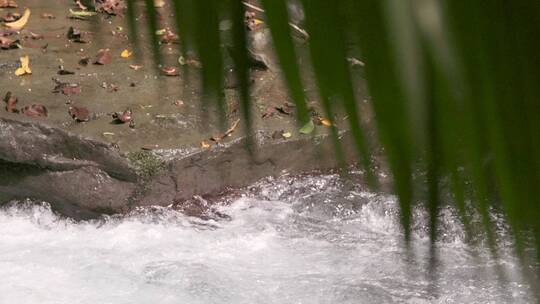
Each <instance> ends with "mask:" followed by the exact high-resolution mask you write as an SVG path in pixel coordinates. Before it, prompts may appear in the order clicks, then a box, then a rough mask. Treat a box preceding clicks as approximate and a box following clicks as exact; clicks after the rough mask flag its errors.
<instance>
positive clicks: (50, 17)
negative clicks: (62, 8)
mask: <svg viewBox="0 0 540 304" xmlns="http://www.w3.org/2000/svg"><path fill="white" fill-rule="evenodd" d="M41 18H43V19H56V17H55V16H54V15H53V14H50V13H43V14H41Z"/></svg>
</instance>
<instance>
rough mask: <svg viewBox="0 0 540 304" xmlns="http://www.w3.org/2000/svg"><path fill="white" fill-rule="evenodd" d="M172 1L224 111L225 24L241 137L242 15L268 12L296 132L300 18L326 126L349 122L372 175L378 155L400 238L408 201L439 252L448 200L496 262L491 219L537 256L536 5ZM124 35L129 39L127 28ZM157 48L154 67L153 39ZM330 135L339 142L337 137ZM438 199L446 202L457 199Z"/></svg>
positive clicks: (245, 51)
mask: <svg viewBox="0 0 540 304" xmlns="http://www.w3.org/2000/svg"><path fill="white" fill-rule="evenodd" d="M128 2H129V4H130V6H131V8H130V9H129V10H128V12H129V13H128V17H129V18H130V20H133V16H134V12H136V11H139V10H140V9H143V10H145V11H146V14H147V15H148V16H149V17H148V20H149V22H148V27H149V29H150V30H151V31H152V33H154V32H155V30H156V29H157V19H156V18H157V17H156V9H155V8H154V7H153V1H149V0H148V1H144V3H143V4H144V7H143V6H137V4H136V3H135V1H133V0H131V1H128ZM173 4H174V14H175V17H176V21H177V27H178V32H179V33H180V36H181V37H180V38H181V44H180V48H181V50H182V53H185V52H186V51H187V50H193V51H194V52H195V54H196V56H197V57H198V58H199V59H200V61H201V63H202V66H203V69H202V80H203V89H204V90H205V92H206V94H207V96H208V97H209V98H208V99H207V100H208V101H209V102H215V103H216V105H217V106H218V107H219V108H221V109H223V107H224V105H223V100H222V98H221V92H222V88H223V77H224V76H223V75H224V69H223V58H224V57H223V56H224V50H225V47H224V46H223V45H224V44H226V43H225V41H224V39H225V38H223V36H222V35H220V29H219V26H220V23H221V21H223V20H231V22H232V41H230V45H231V46H232V48H229V50H232V51H231V55H232V59H233V62H234V67H235V71H236V72H235V73H236V74H235V75H236V77H237V80H238V82H239V84H240V99H241V101H242V103H241V104H242V109H243V111H242V112H243V115H244V122H245V124H246V126H247V127H248V128H249V127H251V121H252V118H251V116H250V115H251V113H250V110H249V109H250V103H251V101H250V99H249V96H250V94H249V92H250V82H249V70H250V67H249V60H250V59H249V55H250V47H251V46H250V40H249V39H248V38H249V37H248V36H246V35H249V32H248V31H246V28H245V27H244V20H243V18H244V11H245V10H246V7H247V10H252V9H253V8H255V9H257V10H259V11H263V10H264V11H265V24H266V26H268V27H269V29H270V30H271V37H272V40H273V45H274V48H275V54H276V56H277V58H278V61H279V62H280V68H281V73H282V74H283V76H284V79H285V81H286V83H287V85H288V88H289V93H290V96H291V99H292V100H293V101H294V102H295V104H296V109H297V114H298V120H299V123H300V125H303V124H305V122H307V121H308V120H309V119H310V116H309V112H308V107H307V105H306V100H305V98H306V97H305V94H304V91H303V84H302V76H301V75H302V71H301V68H300V67H299V65H298V63H297V62H298V61H297V59H298V55H297V48H298V43H296V42H295V40H297V39H296V38H295V37H294V36H295V34H297V33H298V32H300V33H301V32H302V29H301V28H300V27H299V24H296V23H297V22H299V21H298V20H300V22H303V21H302V17H303V14H305V27H306V30H307V32H308V33H309V40H308V42H307V43H308V48H309V54H310V57H311V60H312V69H313V76H314V78H315V80H316V83H317V86H318V89H319V94H320V100H321V103H322V105H323V108H324V109H325V111H326V115H327V117H329V118H330V119H332V117H333V115H332V114H333V113H334V111H336V110H338V109H344V111H346V113H347V115H348V121H349V124H350V126H349V127H350V130H351V132H352V134H353V135H354V138H355V139H356V141H355V144H356V148H357V150H358V152H359V155H360V158H359V160H360V163H361V164H363V166H364V168H365V169H367V172H368V174H369V172H371V169H372V168H371V166H372V164H371V159H372V155H373V154H374V152H373V151H374V150H373V149H375V148H376V149H377V150H379V148H382V149H383V151H384V153H383V154H384V158H385V159H386V162H387V164H388V167H389V168H390V171H391V173H392V177H393V187H394V191H395V193H396V194H397V195H398V197H399V201H400V207H401V208H400V210H401V221H402V225H403V228H404V231H405V236H406V238H407V240H408V239H409V237H410V233H409V231H410V227H411V225H412V223H411V221H412V216H411V214H412V209H413V207H414V203H413V202H416V201H419V202H425V205H424V207H425V208H426V210H428V211H429V212H428V214H429V217H430V223H431V224H430V230H431V234H430V235H431V238H432V241H433V242H435V241H436V238H437V231H436V229H437V218H438V211H439V208H440V206H441V205H442V204H443V203H444V204H448V203H454V204H455V205H456V207H457V210H458V211H459V213H460V215H461V219H462V220H463V222H464V224H465V227H468V224H469V221H470V219H469V214H470V213H471V208H472V209H474V210H476V211H478V212H479V214H480V215H481V216H482V219H483V220H482V222H483V227H484V231H485V233H486V236H487V238H488V240H489V242H490V246H491V247H492V249H494V252H496V236H495V235H494V233H495V230H496V229H495V228H496V227H493V224H492V223H491V221H490V212H500V213H502V214H504V216H505V217H506V219H507V221H508V223H509V224H510V227H511V231H512V232H513V235H514V237H515V240H516V248H518V249H521V250H522V249H523V248H524V247H523V246H524V244H523V242H524V241H525V240H529V241H530V240H532V244H535V246H536V250H535V251H536V253H537V254H540V220H539V219H540V40H539V39H538V37H540V1H535V0H522V1H500V0H487V1H482V2H481V3H480V1H469V0H414V1H413V0H411V1H403V0H335V1H331V2H329V1H322V0H303V1H285V0H261V1H260V3H256V2H253V1H251V2H249V3H242V2H240V1H237V0H227V1H219V0H207V1H199V0H173ZM298 12H301V13H300V14H298ZM295 14H296V16H295ZM295 19H298V20H295ZM289 22H293V24H292V26H293V27H291V25H290V24H289ZM294 22H296V23H294ZM129 24H131V26H132V27H133V29H134V30H137V29H136V24H135V23H134V22H133V21H131V22H130V23H129ZM300 25H301V26H303V24H300ZM304 38H305V37H304ZM151 41H152V42H153V44H154V45H155V46H156V47H155V48H154V50H155V54H156V61H157V62H159V47H158V40H157V38H156V37H155V35H154V36H153V39H151ZM351 57H355V59H354V60H357V61H358V59H359V60H361V62H363V63H365V68H364V71H362V74H364V75H365V78H366V80H367V82H368V87H369V93H370V95H371V97H372V100H371V106H372V109H373V112H374V114H375V117H376V124H375V125H369V126H367V127H366V125H365V124H364V123H363V122H362V121H361V120H360V117H361V115H360V114H361V113H359V107H358V104H359V101H358V100H355V90H357V87H358V81H359V80H358V77H355V74H354V72H353V71H351V68H350V66H349V64H348V61H347V59H348V58H351ZM333 125H334V124H333ZM370 128H375V130H376V133H377V135H378V136H377V140H378V142H380V145H381V147H379V148H377V147H372V143H373V139H371V138H368V137H367V136H366V135H365V134H368V133H369V132H368V130H369V129H370ZM333 133H334V137H335V138H336V139H337V130H336V129H333ZM336 147H339V141H336ZM423 173H425V174H423ZM446 193H450V194H452V195H451V197H452V199H451V202H448V200H447V199H446V197H447V196H446V195H445V194H446ZM443 197H444V198H445V199H444V200H443Z"/></svg>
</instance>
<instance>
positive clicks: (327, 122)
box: [320, 118, 332, 127]
mask: <svg viewBox="0 0 540 304" xmlns="http://www.w3.org/2000/svg"><path fill="white" fill-rule="evenodd" d="M320 122H321V125H323V126H325V127H331V126H332V122H331V121H330V120H329V119H328V118H322V119H321V120H320Z"/></svg>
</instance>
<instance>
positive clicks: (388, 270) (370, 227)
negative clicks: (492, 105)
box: [0, 175, 532, 304]
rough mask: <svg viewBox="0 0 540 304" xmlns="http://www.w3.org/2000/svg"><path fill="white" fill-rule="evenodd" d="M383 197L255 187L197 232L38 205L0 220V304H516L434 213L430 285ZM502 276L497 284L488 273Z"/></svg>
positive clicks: (312, 187) (176, 216)
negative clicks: (83, 217) (84, 216)
mask: <svg viewBox="0 0 540 304" xmlns="http://www.w3.org/2000/svg"><path fill="white" fill-rule="evenodd" d="M396 210H397V209H396V202H395V199H394V198H393V197H390V196H383V195H376V194H373V193H369V192H365V191H362V190H361V189H358V188H356V187H350V186H348V185H347V184H346V183H344V182H342V181H341V179H340V178H338V177H337V176H333V175H326V176H316V177H303V178H299V179H296V178H282V179H279V180H267V181H264V182H261V183H259V184H256V185H254V186H252V187H250V188H249V189H246V190H245V191H244V192H243V193H242V196H241V197H240V198H235V199H231V200H230V203H228V204H224V205H223V206H221V207H219V212H221V213H223V214H226V215H228V218H221V219H209V220H201V219H196V218H190V217H186V216H184V215H182V214H180V213H178V212H176V211H174V210H172V209H167V208H156V209H152V210H141V211H139V212H135V213H133V214H131V215H129V216H126V217H122V218H110V219H108V220H104V221H97V222H91V223H90V222H87V223H74V222H72V221H69V220H66V219H62V218H60V217H58V216H56V215H55V214H54V213H53V212H51V210H50V209H49V208H48V206H47V204H41V205H35V204H28V203H27V204H19V205H17V206H10V207H7V208H4V209H3V210H1V211H0V231H1V236H0V278H2V283H0V303H6V304H11V303H14V304H15V303H16V304H24V303H32V304H48V303H55V304H59V303H66V304H75V303H81V304H82V303H88V304H96V303H100V304H106V303H114V304H122V303H126V304H127V303H130V304H132V303H175V304H177V303H250V304H252V303H309V304H314V303H528V302H531V301H532V298H531V295H530V293H529V288H528V287H527V284H525V283H524V282H523V281H522V280H521V279H520V278H519V276H518V275H517V274H518V273H519V272H518V271H517V264H518V263H517V261H516V259H515V258H514V257H512V255H511V254H509V253H503V254H502V256H501V258H500V260H498V261H494V260H493V259H491V258H490V257H489V255H488V254H487V250H484V249H478V250H477V256H476V257H475V256H473V255H471V252H472V250H471V249H470V248H469V247H467V246H466V245H465V244H464V241H463V231H462V229H461V227H460V225H459V224H458V223H457V220H456V218H455V215H453V212H452V211H451V210H450V209H448V210H443V212H442V219H441V221H442V223H443V231H442V233H441V242H440V243H439V250H438V256H439V262H438V263H437V268H436V269H437V273H438V276H437V278H436V280H435V279H434V278H433V277H431V276H430V275H429V273H427V271H426V268H427V267H426V265H427V261H428V258H429V241H428V239H427V238H426V233H425V228H423V225H422V224H418V225H417V226H416V227H415V228H414V235H415V237H414V238H415V240H414V243H413V244H414V245H413V250H412V251H413V253H414V257H413V258H411V257H409V255H407V253H406V251H405V250H404V249H403V244H402V237H403V236H402V233H401V231H400V227H399V224H398V222H397V212H396ZM497 265H501V266H503V267H504V268H505V270H506V271H507V273H508V281H507V282H501V281H499V280H498V279H497V275H496V266H497Z"/></svg>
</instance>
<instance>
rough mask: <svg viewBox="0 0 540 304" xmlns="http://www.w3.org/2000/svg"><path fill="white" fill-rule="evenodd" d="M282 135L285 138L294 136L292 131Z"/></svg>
mask: <svg viewBox="0 0 540 304" xmlns="http://www.w3.org/2000/svg"><path fill="white" fill-rule="evenodd" d="M281 135H282V136H283V138H291V136H292V134H291V132H284V133H283V134H281Z"/></svg>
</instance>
